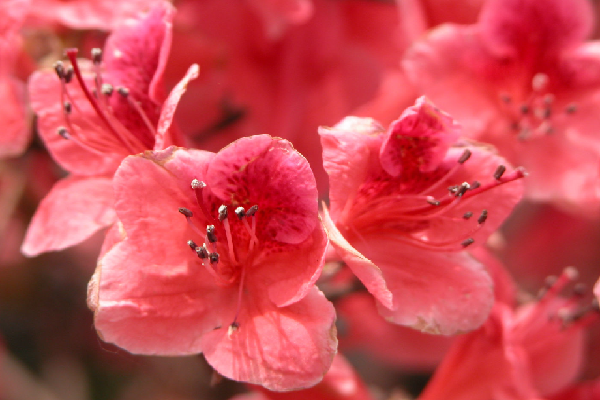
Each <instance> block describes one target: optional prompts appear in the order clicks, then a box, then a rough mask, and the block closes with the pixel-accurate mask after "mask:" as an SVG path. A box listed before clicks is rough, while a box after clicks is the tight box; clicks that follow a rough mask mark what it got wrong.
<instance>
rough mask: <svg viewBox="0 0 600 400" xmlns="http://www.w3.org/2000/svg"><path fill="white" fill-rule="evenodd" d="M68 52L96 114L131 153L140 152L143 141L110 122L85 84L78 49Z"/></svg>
mask: <svg viewBox="0 0 600 400" xmlns="http://www.w3.org/2000/svg"><path fill="white" fill-rule="evenodd" d="M66 54H67V57H69V60H70V61H71V65H72V67H73V71H74V74H75V77H76V78H77V81H78V82H79V85H80V87H81V90H82V91H83V94H84V95H85V97H86V98H87V99H88V101H89V102H90V104H91V105H92V107H93V108H94V110H95V111H96V114H97V115H98V117H100V120H102V122H103V123H104V124H105V125H106V127H107V128H108V129H109V130H110V131H111V132H112V133H113V135H114V136H115V137H116V138H117V139H118V140H119V141H120V142H121V143H122V145H123V146H125V147H126V148H127V149H128V150H129V151H130V153H131V154H137V153H139V152H140V151H138V150H143V149H144V146H142V145H141V143H139V141H138V140H137V139H136V138H135V137H133V136H131V135H127V134H126V133H127V132H121V130H120V129H119V127H118V126H116V125H114V124H113V123H111V122H110V120H109V119H108V117H107V116H106V114H105V113H104V111H103V110H102V109H101V108H100V105H99V104H98V102H97V101H96V98H95V97H94V96H93V95H92V94H91V93H90V91H89V89H88V88H87V85H86V84H85V81H84V79H83V76H82V74H81V71H80V70H79V65H78V64H77V58H76V57H77V49H68V50H67V51H66ZM126 136H127V137H128V138H129V139H130V140H126V138H125V137H126ZM131 140H134V141H135V142H137V143H135V144H132V143H131Z"/></svg>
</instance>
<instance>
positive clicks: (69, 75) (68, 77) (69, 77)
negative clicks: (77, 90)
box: [63, 65, 73, 83]
mask: <svg viewBox="0 0 600 400" xmlns="http://www.w3.org/2000/svg"><path fill="white" fill-rule="evenodd" d="M63 80H64V81H65V83H70V82H71V81H72V80H73V67H72V66H70V65H69V67H68V68H67V70H66V72H65V76H64V79H63Z"/></svg>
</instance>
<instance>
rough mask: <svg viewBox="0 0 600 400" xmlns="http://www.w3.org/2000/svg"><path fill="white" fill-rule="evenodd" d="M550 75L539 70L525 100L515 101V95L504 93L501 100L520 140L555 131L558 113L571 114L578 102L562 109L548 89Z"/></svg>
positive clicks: (575, 109)
mask: <svg viewBox="0 0 600 400" xmlns="http://www.w3.org/2000/svg"><path fill="white" fill-rule="evenodd" d="M548 87H549V78H548V75H546V74H544V73H542V72H539V73H537V74H535V75H534V76H533V78H532V80H531V92H530V93H529V95H528V96H527V97H526V98H525V100H524V101H523V102H520V103H518V102H515V99H514V98H513V96H511V95H509V94H506V93H503V94H501V95H500V100H501V102H502V104H503V107H504V109H505V111H506V112H507V113H508V116H509V119H510V120H511V123H510V129H511V131H513V132H515V133H516V135H517V137H518V138H519V139H520V140H527V139H530V138H533V137H540V136H545V135H548V134H551V133H553V132H554V131H555V126H554V124H555V119H556V117H557V114H563V115H571V114H573V113H575V112H576V111H577V104H576V103H570V104H568V105H567V106H565V107H564V108H563V109H562V110H560V109H558V110H557V106H556V104H555V100H556V98H555V96H554V94H553V93H551V92H550V91H549V90H548Z"/></svg>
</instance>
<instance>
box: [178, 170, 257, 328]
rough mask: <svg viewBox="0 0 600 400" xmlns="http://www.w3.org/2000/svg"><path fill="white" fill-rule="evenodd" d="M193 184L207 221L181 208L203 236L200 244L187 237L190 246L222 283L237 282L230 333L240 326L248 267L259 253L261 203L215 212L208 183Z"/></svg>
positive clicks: (214, 276) (197, 182)
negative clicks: (208, 198)
mask: <svg viewBox="0 0 600 400" xmlns="http://www.w3.org/2000/svg"><path fill="white" fill-rule="evenodd" d="M191 187H192V189H193V190H194V192H195V195H196V201H197V204H198V207H199V208H200V210H202V214H203V216H204V219H205V220H206V221H207V222H208V225H207V226H206V230H202V229H201V228H200V227H199V226H198V225H197V223H196V222H195V221H194V220H193V218H194V214H193V212H192V211H190V210H189V209H187V208H180V209H179V212H180V213H181V214H183V215H184V216H185V218H186V220H187V222H188V224H189V226H190V228H191V229H192V231H194V232H195V233H196V235H197V237H198V238H199V239H200V240H201V242H200V241H199V242H198V243H202V245H201V246H199V245H198V244H197V242H196V241H194V240H188V242H187V244H188V246H189V247H190V248H191V249H192V250H193V251H194V252H195V253H196V255H197V256H198V259H199V261H200V263H201V264H202V265H203V267H204V268H205V269H206V271H208V273H209V274H210V275H211V276H212V277H213V278H214V280H215V282H216V283H217V285H219V286H223V287H226V286H230V285H232V284H235V283H236V282H237V283H238V296H237V297H238V298H237V309H236V313H235V317H234V319H233V322H232V323H231V325H230V326H229V335H231V334H232V333H233V332H234V331H236V330H237V329H238V328H239V323H238V317H239V313H240V309H241V302H242V294H243V290H244V284H245V278H246V270H247V268H248V267H249V266H251V265H252V264H253V262H254V258H255V257H256V255H257V253H258V245H259V240H258V237H257V235H256V228H257V218H258V216H257V212H258V205H254V206H252V207H250V208H248V209H247V210H246V209H244V207H237V208H235V209H233V207H228V206H227V205H225V204H222V205H221V206H219V208H218V211H217V215H216V216H213V215H212V214H211V213H210V211H209V207H208V206H207V204H206V201H205V197H204V191H205V190H207V185H206V183H204V182H202V181H200V180H198V179H194V180H192V183H191Z"/></svg>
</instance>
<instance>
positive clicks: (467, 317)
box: [320, 98, 523, 335]
mask: <svg viewBox="0 0 600 400" xmlns="http://www.w3.org/2000/svg"><path fill="white" fill-rule="evenodd" d="M459 133H460V130H459V128H458V126H457V125H456V123H455V122H454V121H453V120H452V118H451V117H450V116H448V115H447V114H445V113H442V112H441V111H439V110H438V109H437V108H435V107H434V106H433V105H432V104H431V103H429V102H428V101H427V100H425V99H424V98H420V99H419V100H418V101H417V103H416V105H415V106H414V107H411V108H408V109H407V110H406V111H405V112H404V113H403V114H402V116H401V117H400V118H399V119H398V120H397V121H395V122H394V123H393V124H392V125H391V126H390V127H389V129H388V130H387V131H386V130H385V129H384V128H383V127H381V126H380V125H379V124H378V123H377V122H375V121H374V120H371V119H368V118H356V117H347V118H346V119H344V120H343V121H342V122H341V123H339V124H338V125H336V126H335V127H333V128H321V129H320V134H321V141H322V143H323V159H324V166H325V170H326V171H327V172H328V173H329V177H330V186H331V189H330V202H331V211H330V212H328V211H327V210H324V215H323V218H324V222H325V225H326V228H327V230H328V233H329V235H330V239H331V242H332V244H333V245H334V247H335V248H336V250H338V252H339V255H340V257H341V258H342V259H343V260H344V261H345V262H346V263H347V264H348V266H349V267H350V268H351V269H352V270H353V271H354V273H355V274H356V276H357V277H358V278H359V279H360V280H361V281H362V282H363V283H364V284H365V286H366V287H367V289H368V290H369V292H371V294H373V295H374V296H375V298H376V299H377V300H378V303H379V304H378V306H379V310H380V313H381V314H382V315H384V316H385V317H386V318H388V319H389V320H390V321H393V322H395V323H398V324H402V325H407V326H412V327H414V328H417V329H420V330H423V331H427V332H433V333H441V334H447V335H448V334H454V333H457V332H464V331H468V330H471V329H474V328H476V327H477V326H479V325H481V324H482V323H483V321H484V320H485V318H486V317H487V314H488V313H489V310H490V308H491V306H492V303H493V293H492V285H491V280H490V277H489V275H488V274H487V273H486V272H485V270H484V268H483V267H482V266H481V265H480V264H479V263H478V262H476V261H475V260H473V259H472V258H471V257H469V256H468V255H467V254H466V252H464V251H462V250H463V249H464V248H465V247H466V246H468V245H470V244H472V243H473V242H484V241H485V239H486V238H487V237H488V236H489V234H490V233H491V232H493V231H494V230H495V229H496V228H497V227H498V226H499V225H500V223H501V222H502V221H503V220H504V218H506V216H507V215H508V214H509V212H510V211H511V209H512V208H513V206H514V205H515V204H516V203H517V201H518V200H519V198H520V196H521V190H522V185H521V183H520V182H513V181H515V180H518V178H521V177H522V176H523V172H522V171H521V170H520V169H517V170H514V171H511V172H509V173H506V174H504V172H505V170H506V167H505V165H506V162H505V160H504V159H502V158H501V157H499V156H497V155H495V154H493V153H492V152H491V151H490V150H489V149H487V148H483V147H478V146H474V145H470V144H468V143H457V139H458V135H459ZM509 182H510V183H509ZM492 189H493V190H492Z"/></svg>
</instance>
